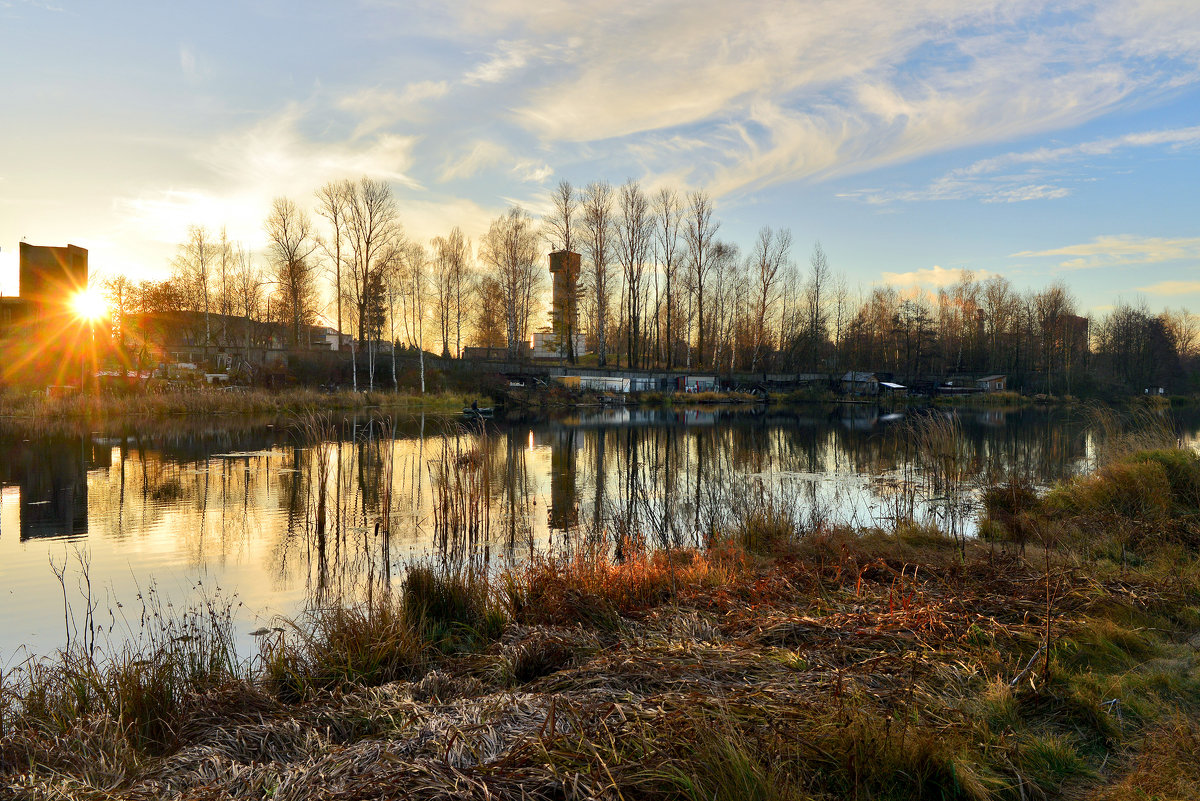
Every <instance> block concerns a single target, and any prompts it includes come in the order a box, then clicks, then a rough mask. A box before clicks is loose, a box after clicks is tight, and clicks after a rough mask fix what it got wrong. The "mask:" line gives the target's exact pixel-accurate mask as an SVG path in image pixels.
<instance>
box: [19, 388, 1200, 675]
mask: <svg viewBox="0 0 1200 801" xmlns="http://www.w3.org/2000/svg"><path fill="white" fill-rule="evenodd" d="M939 414H946V413H945V412H939ZM951 414H955V415H956V416H957V419H958V426H959V430H960V432H961V437H960V439H959V441H958V443H957V444H956V448H957V452H958V453H959V454H961V456H962V457H963V458H964V459H965V460H967V461H968V462H969V463H970V467H971V474H972V476H973V477H974V478H972V479H971V480H972V481H975V482H978V481H979V480H981V479H980V477H986V476H989V475H991V476H995V475H999V474H1001V473H1003V472H1004V471H1011V470H1016V471H1019V472H1021V473H1023V474H1024V475H1027V476H1029V477H1031V478H1032V479H1033V480H1035V481H1038V482H1042V483H1046V482H1051V481H1054V480H1056V479H1059V478H1062V477H1065V476H1069V475H1072V474H1075V473H1077V472H1079V471H1081V470H1084V469H1086V465H1087V463H1088V459H1089V454H1090V449H1091V441H1090V438H1089V434H1088V433H1087V431H1086V427H1085V425H1084V421H1083V417H1082V415H1081V414H1080V413H1078V412H1075V413H1073V412H1070V411H1067V410H1047V409H1025V410H1020V411H1000V410H987V411H976V410H959V411H957V412H953V413H951ZM908 422H909V421H908V419H906V416H905V414H904V413H888V412H886V411H881V410H875V409H871V408H868V407H864V406H846V407H839V408H822V407H811V408H806V409H801V410H787V411H774V410H772V411H769V412H763V411H762V410H758V411H749V410H746V411H700V410H689V411H649V410H641V409H604V410H594V411H579V412H575V413H572V414H569V415H565V416H557V417H535V418H530V419H524V420H514V419H508V420H497V421H495V422H490V423H489V424H488V425H487V427H486V430H485V431H483V432H482V433H480V432H479V431H477V430H475V429H467V428H464V427H463V426H462V425H461V424H460V423H459V422H458V421H457V420H456V419H448V418H442V417H430V416H426V417H406V418H404V419H400V420H395V421H391V420H383V419H378V418H376V419H372V418H371V417H370V416H368V415H359V416H357V417H355V416H347V417H340V416H339V417H338V418H337V420H336V421H335V422H333V423H331V425H329V426H328V428H326V429H325V430H323V431H314V430H312V429H311V428H310V429H307V430H305V429H303V428H301V427H298V426H296V425H294V424H289V423H288V422H286V421H278V422H275V423H266V422H254V421H224V422H208V423H205V424H203V427H200V428H196V427H187V426H185V425H183V424H180V427H179V428H178V429H176V430H163V431H157V432H153V433H149V432H144V431H143V432H142V433H138V432H137V431H134V430H132V429H131V430H129V431H126V432H124V433H119V434H116V435H113V434H111V433H105V434H99V433H92V434H86V435H75V436H54V437H49V436H46V437H35V438H28V439H26V438H23V437H22V436H21V435H19V434H17V435H12V434H9V435H3V436H2V437H0V445H2V446H3V450H2V451H0V453H2V454H3V455H2V456H0V483H2V486H3V490H2V494H0V666H3V665H5V664H11V663H12V661H13V659H17V658H21V656H22V655H24V654H26V653H30V652H33V653H47V652H50V651H52V650H54V649H55V648H57V647H59V646H61V645H62V644H63V642H64V640H65V637H66V634H65V631H66V628H65V626H66V624H65V623H64V584H65V597H66V602H67V603H68V604H69V605H70V606H71V609H72V615H73V617H75V618H76V619H78V618H79V616H80V614H81V612H82V610H83V608H84V606H85V598H86V597H87V596H88V591H87V589H86V585H85V584H84V581H85V580H86V579H90V585H91V591H90V596H91V597H92V599H93V602H94V604H95V606H96V614H95V617H96V620H97V622H98V624H99V625H100V626H102V627H104V628H111V629H112V630H113V632H114V636H118V637H119V636H120V635H121V632H122V631H123V630H124V628H125V626H126V625H129V624H127V623H125V622H123V621H122V617H123V616H129V617H131V618H132V619H133V620H132V624H133V627H135V628H136V625H137V620H136V618H137V614H138V612H137V611H136V610H138V609H140V604H138V603H137V599H138V595H139V593H145V592H147V591H148V590H149V589H150V588H151V587H154V588H155V589H156V591H157V592H158V593H159V594H161V595H162V596H164V597H166V598H169V599H171V600H172V601H173V602H174V603H175V604H176V605H180V604H186V603H190V602H194V600H195V599H196V598H197V597H198V596H199V595H200V594H201V593H206V594H209V595H212V594H219V596H220V597H221V598H224V599H232V600H233V602H234V603H235V604H239V603H240V605H239V606H236V607H235V615H236V618H237V627H238V631H239V636H240V638H241V639H242V641H243V643H244V644H245V645H247V646H249V644H250V642H251V640H250V638H249V632H250V631H252V630H253V629H256V628H258V627H260V626H262V625H264V624H267V625H269V623H270V620H271V617H272V616H273V615H275V614H295V613H297V612H298V611H300V610H302V609H303V608H304V607H305V605H306V604H311V603H314V602H319V600H320V598H322V597H323V596H327V595H329V594H331V593H339V592H346V591H353V590H355V589H362V588H363V587H375V586H382V585H387V584H390V583H392V582H395V581H397V580H398V577H399V576H401V575H402V572H403V567H404V564H405V563H407V562H408V561H410V560H412V559H414V558H420V557H422V556H425V555H428V554H430V553H432V552H434V551H436V550H438V549H439V548H445V547H453V546H454V545H456V544H457V545H463V544H466V545H470V546H472V548H473V550H474V552H476V553H481V554H484V555H486V558H488V559H489V560H490V561H492V562H494V563H502V562H503V560H505V559H507V558H513V557H516V558H519V557H520V556H521V555H522V554H526V553H529V552H530V551H531V550H536V549H542V548H564V549H565V548H570V547H572V546H573V544H575V543H577V542H579V541H581V540H583V539H585V538H588V537H605V538H608V539H610V540H615V539H617V538H618V537H619V536H620V535H621V534H622V533H641V534H642V535H644V536H646V537H647V538H648V539H650V540H652V541H655V542H659V543H661V542H680V543H692V542H702V541H703V540H704V538H705V536H706V532H709V531H712V530H714V529H719V528H720V527H721V526H722V525H723V524H724V523H725V522H727V521H728V520H729V519H730V517H731V515H733V514H735V513H736V512H737V511H738V510H739V509H742V508H744V506H745V505H746V504H747V503H749V502H750V501H751V499H756V498H760V497H770V498H774V499H776V500H777V501H778V502H781V503H786V504H788V505H789V506H790V507H791V508H793V509H795V510H796V514H797V517H798V518H799V519H800V520H801V521H802V522H807V523H815V522H819V521H826V522H841V523H849V524H856V525H872V524H886V523H887V522H888V521H890V520H892V519H894V518H895V517H896V516H897V515H904V514H912V515H913V516H916V517H923V516H924V517H926V518H929V519H935V520H940V519H943V518H940V517H939V515H943V516H944V515H945V514H946V511H947V510H946V509H944V508H942V507H941V506H939V502H938V501H937V500H936V499H932V500H931V498H930V497H929V496H930V494H931V487H930V486H928V485H927V484H926V483H923V481H922V470H921V461H922V460H921V458H920V454H919V453H918V452H917V450H916V449H915V448H914V446H913V444H912V440H911V437H907V436H905V435H904V432H905V430H906V426H907V424H908ZM1198 427H1200V426H1197V425H1196V424H1195V423H1189V424H1186V425H1185V426H1184V429H1183V431H1182V432H1181V433H1182V434H1183V436H1185V437H1186V438H1192V437H1194V434H1195V432H1196V431H1197V429H1198ZM322 487H324V491H323V492H322V490H321V488H322ZM968 496H969V493H968ZM448 499H449V500H455V499H456V500H457V501H461V502H462V503H465V504H468V505H473V507H474V509H475V511H474V513H472V514H469V515H467V517H468V518H469V519H470V520H474V521H476V523H477V525H475V526H474V527H473V528H472V527H470V526H467V525H465V524H464V525H458V526H456V525H455V524H454V519H455V514H456V513H457V510H459V509H460V507H461V504H460V503H457V502H454V503H448ZM966 505H967V506H968V507H969V500H968V502H967V504H966ZM322 509H323V510H324V516H323V519H324V520H325V524H324V525H323V526H320V525H317V521H318V520H319V519H321V515H320V514H319V510H322ZM965 511H966V515H965V516H966V518H967V519H968V522H967V523H966V524H965V525H967V526H968V527H969V525H970V523H969V517H970V509H969V508H967V509H966V510H965ZM456 535H457V537H456ZM467 539H469V540H472V541H471V542H466V543H464V540H467ZM85 566H86V568H85ZM55 568H57V569H58V570H60V571H62V570H63V569H64V568H65V578H64V582H61V583H60V581H59V579H58V578H56V575H55ZM130 610H134V611H130Z"/></svg>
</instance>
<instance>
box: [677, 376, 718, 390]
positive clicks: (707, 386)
mask: <svg viewBox="0 0 1200 801" xmlns="http://www.w3.org/2000/svg"><path fill="white" fill-rule="evenodd" d="M679 389H682V390H683V391H684V392H716V391H717V379H716V377H715V376H711V375H688V376H681V377H680V378H679Z"/></svg>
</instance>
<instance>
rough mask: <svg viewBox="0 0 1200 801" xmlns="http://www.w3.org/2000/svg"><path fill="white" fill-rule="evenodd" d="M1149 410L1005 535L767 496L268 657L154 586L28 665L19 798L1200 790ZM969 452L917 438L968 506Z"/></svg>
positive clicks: (1180, 453)
mask: <svg viewBox="0 0 1200 801" xmlns="http://www.w3.org/2000/svg"><path fill="white" fill-rule="evenodd" d="M1144 422H1146V423H1147V424H1144V425H1139V426H1132V427H1130V426H1124V425H1119V424H1118V423H1117V422H1116V421H1115V420H1114V419H1112V418H1107V419H1105V420H1099V421H1098V423H1097V425H1098V426H1106V425H1107V426H1108V427H1109V430H1107V431H1106V432H1105V435H1104V436H1103V437H1101V438H1100V439H1098V442H1099V443H1100V445H1099V446H1098V451H1097V459H1098V464H1097V467H1096V469H1095V470H1094V471H1093V472H1092V473H1090V474H1089V475H1086V476H1081V477H1078V478H1076V479H1073V480H1071V481H1069V482H1065V483H1062V484H1060V485H1058V486H1056V487H1053V488H1050V489H1049V490H1039V489H1037V488H1035V487H1033V486H1031V485H1030V484H1029V483H1028V482H1025V481H1023V480H1022V479H1021V477H1020V476H1018V475H1008V476H1000V477H996V480H995V481H993V482H992V483H991V484H990V485H989V486H988V487H987V488H986V489H985V490H984V493H983V502H984V510H983V521H982V526H981V534H982V536H981V537H979V538H966V537H963V536H961V535H960V534H958V533H955V532H948V531H947V530H944V529H940V528H937V527H934V526H930V525H922V524H919V523H917V522H915V521H914V520H913V519H912V518H911V517H909V516H903V515H899V514H898V515H897V516H896V520H895V521H894V524H893V525H890V526H887V527H886V528H880V527H872V528H865V529H857V530H854V529H850V528H847V527H843V526H836V525H831V524H827V523H822V522H820V520H818V519H817V518H816V517H814V516H806V515H804V514H803V513H802V512H803V510H800V509H797V508H795V507H794V506H793V505H791V504H782V503H780V502H779V501H778V500H777V499H774V498H772V497H771V496H769V495H761V496H753V495H752V496H751V497H748V498H747V499H746V500H745V503H744V504H742V505H741V506H740V507H739V509H737V510H736V512H737V514H736V518H732V519H731V520H730V521H729V524H728V525H726V526H724V527H722V528H721V529H720V530H713V531H705V532H697V536H698V537H699V539H698V540H697V541H696V543H695V544H693V545H692V546H691V547H684V546H683V545H682V544H680V543H678V542H671V541H669V540H668V541H664V542H662V543H658V544H656V545H654V546H652V545H650V544H648V542H647V538H645V537H643V536H641V535H640V534H639V533H638V532H636V531H630V532H622V533H621V534H620V536H616V535H607V536H598V537H582V538H581V539H579V540H578V541H571V542H570V543H568V544H566V545H564V546H562V547H560V548H558V549H555V550H552V551H551V550H542V551H536V550H535V551H531V552H530V553H529V555H528V556H527V557H525V558H523V559H522V560H520V561H518V562H515V563H508V564H506V565H504V566H503V567H497V566H495V565H490V564H488V563H486V562H484V561H483V560H482V559H480V558H478V556H477V555H476V554H474V553H473V552H471V551H467V552H463V551H458V552H457V553H458V555H457V556H450V555H449V552H448V551H443V552H442V553H443V554H444V555H442V556H434V557H431V558H429V559H424V560H418V561H416V562H413V563H411V564H410V565H409V566H408V567H407V569H406V572H405V574H404V577H403V579H401V580H399V581H397V582H396V584H395V587H394V589H392V590H390V591H379V590H378V589H377V590H376V591H375V592H374V593H373V594H371V595H370V596H362V597H356V598H348V597H347V598H326V599H323V600H322V602H321V603H319V604H314V605H313V608H312V609H310V610H309V612H308V613H307V614H305V615H302V616H301V617H299V618H297V619H294V620H286V621H278V623H277V625H275V626H273V627H271V626H268V627H264V629H262V630H260V631H259V632H257V633H258V635H259V640H260V643H261V645H260V648H259V651H258V653H257V654H255V655H254V656H253V657H249V658H247V657H240V658H239V657H237V656H236V655H234V653H233V645H232V644H233V642H234V640H235V637H234V635H233V631H232V623H231V620H232V617H231V616H230V615H229V614H228V608H229V607H228V604H227V603H223V602H220V601H218V600H215V599H209V600H208V602H207V603H204V604H201V605H200V606H199V607H197V608H196V609H194V610H192V611H191V612H189V613H186V614H182V615H174V614H169V613H168V610H167V609H165V608H164V606H163V605H162V604H160V603H157V602H156V601H155V599H154V597H153V596H152V595H148V597H147V599H146V600H145V601H144V602H143V606H142V610H141V613H140V614H138V613H137V612H136V611H132V612H124V613H118V617H120V616H121V615H122V614H123V615H126V616H128V617H129V618H130V619H131V620H133V621H134V626H133V627H134V628H135V629H138V630H139V631H141V632H142V634H141V636H140V637H137V638H133V639H126V640H124V641H123V642H125V643H126V645H123V646H120V647H118V648H116V649H115V650H108V649H106V648H104V641H103V637H102V636H101V637H100V638H99V640H97V638H96V635H94V634H93V635H91V638H90V639H89V638H88V637H84V638H83V639H82V641H81V640H79V639H77V640H76V641H75V642H74V643H73V644H72V645H71V646H70V647H69V648H68V649H67V650H66V651H64V652H63V653H60V654H59V655H58V656H56V657H51V658H46V659H41V660H31V661H28V662H26V663H24V664H21V665H17V666H15V667H11V668H6V669H5V672H4V674H3V675H2V676H0V787H7V788H8V789H9V790H10V791H11V792H15V793H19V794H25V795H28V796H32V797H46V798H49V797H96V798H100V797H105V798H114V797H115V798H160V797H189V798H230V797H232V798H256V799H257V798H267V797H270V798H273V799H299V798H308V797H312V796H313V795H314V794H320V795H321V797H327V798H392V797H396V798H399V797H405V798H435V797H449V796H456V797H478V798H485V797H529V798H563V797H612V798H619V797H624V798H631V797H636V798H663V799H702V798H703V799H712V798H722V799H735V798H736V799H741V798H762V799H833V798H847V797H857V798H864V799H885V798H888V799H899V798H968V799H1026V798H1041V797H1096V798H1114V799H1115V798H1131V797H1134V798H1136V797H1145V798H1151V797H1153V798H1181V799H1182V798H1193V797H1196V796H1197V794H1198V793H1200V759H1198V757H1200V658H1198V656H1197V652H1196V646H1195V644H1196V642H1197V641H1200V639H1198V635H1200V562H1198V561H1197V551H1198V549H1200V458H1198V457H1197V456H1196V455H1195V454H1194V453H1193V452H1191V451H1188V450H1183V449H1179V448H1176V447H1174V446H1173V445H1174V438H1173V436H1172V434H1171V432H1170V431H1169V429H1168V428H1167V427H1165V426H1162V425H1157V426H1156V425H1154V420H1153V419H1152V418H1150V417H1149V416H1148V415H1147V416H1146V418H1145V421H1144ZM953 433H954V432H953V431H952V430H949V429H948V428H947V424H945V423H944V422H938V421H936V420H935V422H934V423H933V424H931V425H930V426H927V427H926V428H923V429H921V430H920V431H916V432H914V437H915V440H914V442H915V444H916V447H918V448H920V449H921V450H922V453H923V454H926V456H925V461H926V462H927V463H928V464H929V465H930V467H929V472H930V473H931V476H930V477H929V478H927V479H926V480H928V481H932V482H935V483H937V485H938V486H939V487H942V489H943V490H944V492H945V493H948V494H954V493H953V492H952V490H953V486H954V485H956V484H957V483H961V482H959V480H958V479H957V478H956V475H957V474H956V472H955V470H954V467H953V461H954V458H955V457H954V450H953V446H954V437H953V436H952V435H953ZM460 461H461V462H462V464H463V466H464V469H467V468H469V467H470V462H471V460H470V458H469V454H468V457H467V458H465V459H462V460H458V459H455V460H451V461H450V462H448V464H458V463H459V462H460ZM948 487H949V488H950V489H947V488H948ZM446 504H448V505H450V506H454V504H455V501H454V500H453V499H452V498H449V499H448V500H447V501H446ZM464 508H466V507H464ZM441 514H443V515H444V514H445V511H444V510H443V512H442V513H441ZM614 537H615V541H614ZM89 609H90V607H89ZM95 617H99V615H96V614H94V613H91V612H89V613H88V619H89V620H91V619H93V618H95ZM80 630H82V631H89V630H90V631H94V630H95V628H94V627H93V626H89V625H86V621H85V625H83V626H81V627H80Z"/></svg>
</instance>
